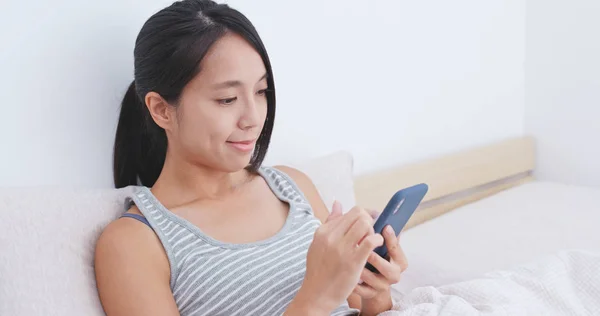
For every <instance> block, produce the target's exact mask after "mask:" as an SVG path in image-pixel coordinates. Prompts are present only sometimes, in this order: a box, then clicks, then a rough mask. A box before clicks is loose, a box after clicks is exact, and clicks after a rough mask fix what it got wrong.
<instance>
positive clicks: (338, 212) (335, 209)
mask: <svg viewBox="0 0 600 316" xmlns="http://www.w3.org/2000/svg"><path fill="white" fill-rule="evenodd" d="M340 216H342V203H340V202H339V201H338V200H335V201H333V206H332V207H331V213H330V214H329V216H328V217H327V221H326V222H329V221H331V220H334V219H336V218H338V217H340Z"/></svg>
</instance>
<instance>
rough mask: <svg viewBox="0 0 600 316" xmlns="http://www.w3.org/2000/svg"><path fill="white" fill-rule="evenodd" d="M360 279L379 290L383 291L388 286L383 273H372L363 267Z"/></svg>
mask: <svg viewBox="0 0 600 316" xmlns="http://www.w3.org/2000/svg"><path fill="white" fill-rule="evenodd" d="M360 279H361V280H362V281H363V284H365V285H368V286H370V287H372V288H373V289H375V290H377V291H380V292H381V291H385V290H387V289H388V288H389V287H390V283H389V282H388V280H387V279H386V278H385V277H384V276H383V275H381V274H376V273H373V272H371V271H369V270H368V269H363V272H362V274H361V275H360Z"/></svg>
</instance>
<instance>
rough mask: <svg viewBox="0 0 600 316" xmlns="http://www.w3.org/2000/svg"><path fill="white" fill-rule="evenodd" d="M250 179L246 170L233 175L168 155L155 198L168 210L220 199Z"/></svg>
mask: <svg viewBox="0 0 600 316" xmlns="http://www.w3.org/2000/svg"><path fill="white" fill-rule="evenodd" d="M249 178H250V175H249V173H248V171H246V170H245V169H242V170H240V171H237V172H233V173H232V172H226V171H220V170H215V169H212V168H210V167H207V166H201V165H197V164H193V163H191V162H189V161H186V160H185V159H178V158H177V157H172V156H170V155H168V154H167V157H166V159H165V164H164V166H163V169H162V171H161V173H160V176H159V177H158V179H157V180H156V182H155V184H154V185H153V186H152V194H154V195H155V196H156V197H157V198H158V199H159V200H160V201H161V203H162V204H163V205H165V207H167V208H174V207H177V206H180V205H184V204H188V203H191V202H193V201H197V200H204V199H219V198H220V197H223V196H224V195H226V194H228V193H231V192H232V191H233V190H235V189H236V188H237V187H238V186H240V185H241V184H243V183H246V182H247V181H248V179H249Z"/></svg>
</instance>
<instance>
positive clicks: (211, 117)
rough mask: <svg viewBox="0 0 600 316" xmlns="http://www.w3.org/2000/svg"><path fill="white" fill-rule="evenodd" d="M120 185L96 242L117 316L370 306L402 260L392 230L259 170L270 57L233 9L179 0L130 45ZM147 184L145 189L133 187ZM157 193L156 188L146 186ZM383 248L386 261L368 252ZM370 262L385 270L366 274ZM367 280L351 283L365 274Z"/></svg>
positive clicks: (295, 180) (269, 115) (384, 296)
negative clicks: (378, 229) (121, 196)
mask: <svg viewBox="0 0 600 316" xmlns="http://www.w3.org/2000/svg"><path fill="white" fill-rule="evenodd" d="M134 57H135V80H134V81H133V83H132V84H131V85H130V87H129V89H128V91H127V93H126V95H125V97H124V99H123V103H122V107H121V113H120V118H119V123H118V127H117V134H116V140H115V153H114V180H115V185H116V187H118V188H120V187H125V186H130V185H132V186H134V193H132V195H131V198H130V199H129V202H130V203H131V204H129V205H130V207H131V208H130V209H129V210H128V211H127V212H126V213H125V214H124V215H123V216H122V218H120V219H118V220H116V221H114V222H113V223H111V224H110V225H109V226H108V227H107V228H106V229H105V230H104V232H103V233H102V236H101V237H100V239H99V241H98V244H97V246H96V257H95V261H96V262H95V270H96V279H97V284H98V290H99V294H100V299H101V302H102V305H103V307H104V310H105V312H106V313H107V314H108V315H109V316H113V315H128V316H131V315H145V316H146V315H161V316H168V315H238V314H239V315H281V314H285V315H330V314H331V315H333V314H335V315H357V314H358V313H359V312H360V313H361V315H376V314H378V313H380V312H382V311H385V310H388V309H390V308H391V307H392V302H391V298H390V285H391V284H393V283H395V282H397V281H398V279H399V277H400V273H401V272H402V271H403V270H404V269H405V268H406V263H405V258H404V256H403V254H402V251H401V250H400V248H399V247H398V242H397V240H396V236H395V234H394V232H393V231H392V232H389V233H384V235H385V236H384V237H382V236H380V235H378V234H374V233H373V230H372V224H373V219H372V217H371V216H370V215H369V214H368V213H367V212H365V211H364V210H362V209H360V208H358V207H355V208H353V209H352V210H351V211H349V212H348V213H346V214H344V215H342V212H341V206H340V205H339V203H336V204H335V205H334V206H333V209H332V212H331V215H330V214H329V212H328V210H327V208H326V207H325V205H324V204H323V202H322V200H321V198H320V196H319V194H318V192H317V190H316V189H315V187H314V185H313V184H312V182H311V181H310V180H309V178H308V177H307V176H306V175H304V174H303V173H301V172H300V171H298V170H295V169H292V168H288V167H283V166H282V167H274V168H273V167H264V166H261V163H262V161H263V158H264V157H265V154H266V152H267V148H268V146H269V140H270V137H271V131H272V129H273V122H274V117H275V86H274V82H273V73H272V70H271V65H270V62H269V58H268V56H267V52H266V51H265V48H264V46H263V43H262V41H261V40H260V38H259V36H258V34H257V32H256V30H255V29H254V27H253V26H252V24H251V23H250V22H249V21H248V20H247V19H246V18H245V17H244V16H243V15H242V14H241V13H239V12H238V11H236V10H234V9H231V8H229V7H228V6H227V5H224V4H217V3H215V2H212V1H206V0H185V1H180V2H176V3H174V4H173V5H171V6H169V7H167V8H165V9H163V10H161V11H160V12H158V13H156V14H155V15H153V16H152V17H151V18H150V19H149V20H148V21H147V22H146V23H145V24H144V26H143V27H142V29H141V31H140V33H139V35H138V37H137V40H136V44H135V50H134ZM140 183H141V186H137V185H138V184H140ZM150 188H151V189H150ZM384 242H385V243H386V244H387V246H388V247H389V248H390V253H391V255H390V257H391V258H390V259H391V260H389V261H387V260H385V259H383V258H380V257H379V256H377V255H375V254H374V253H373V249H374V248H376V247H378V246H380V245H382V244H383V243H384ZM367 261H368V262H370V263H371V264H373V265H374V266H375V267H376V268H377V269H378V271H380V272H381V273H380V274H374V273H372V272H370V271H368V270H366V269H364V266H365V263H366V262H367ZM360 279H361V280H362V281H363V282H362V283H361V284H359V280H360Z"/></svg>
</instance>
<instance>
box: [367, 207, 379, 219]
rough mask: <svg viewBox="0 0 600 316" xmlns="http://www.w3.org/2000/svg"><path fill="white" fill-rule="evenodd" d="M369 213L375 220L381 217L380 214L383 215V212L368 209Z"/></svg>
mask: <svg viewBox="0 0 600 316" xmlns="http://www.w3.org/2000/svg"><path fill="white" fill-rule="evenodd" d="M366 211H367V213H369V215H371V217H372V218H373V219H377V217H379V214H381V212H379V211H377V210H374V209H371V208H370V209H366Z"/></svg>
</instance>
